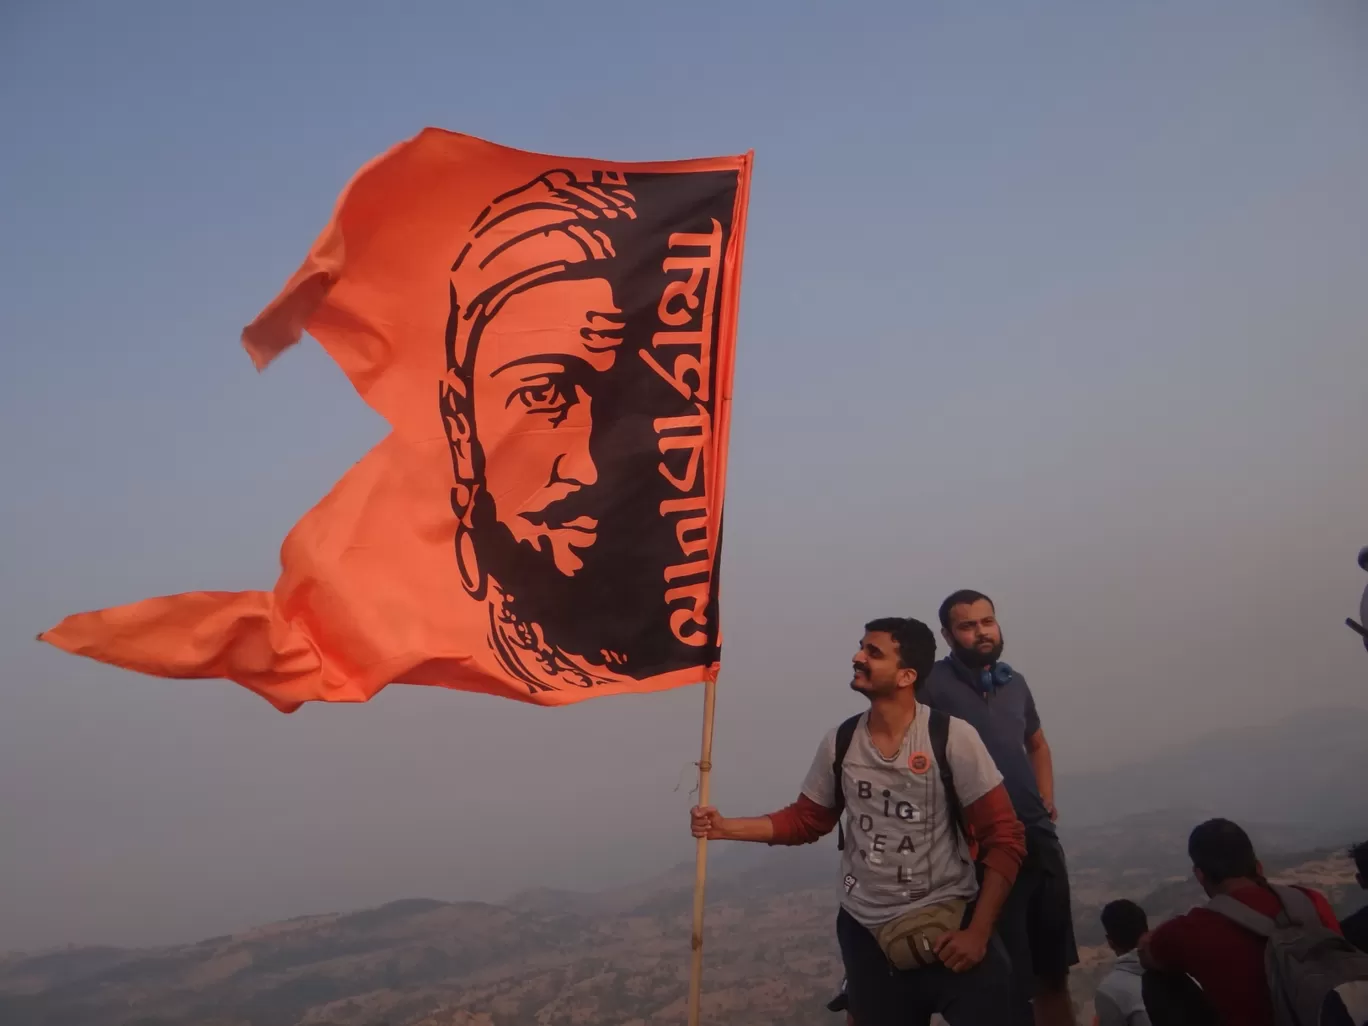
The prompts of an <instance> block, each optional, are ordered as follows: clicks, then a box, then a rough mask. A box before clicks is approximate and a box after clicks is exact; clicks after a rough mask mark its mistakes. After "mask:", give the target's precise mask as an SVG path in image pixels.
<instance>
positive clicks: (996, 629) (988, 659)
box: [940, 588, 1002, 669]
mask: <svg viewBox="0 0 1368 1026" xmlns="http://www.w3.org/2000/svg"><path fill="white" fill-rule="evenodd" d="M940 623H941V636H942V637H944V638H945V643H946V644H947V645H949V646H950V651H951V652H952V653H954V655H955V657H956V658H957V659H959V660H960V662H962V663H964V664H965V665H966V666H969V667H971V668H973V669H984V668H987V667H991V666H992V665H993V664H994V663H996V662H997V661H998V659H1000V658H1001V657H1002V626H1001V625H1000V624H999V623H998V621H997V608H996V607H995V606H994V605H993V600H992V599H990V598H989V597H988V596H987V595H985V594H983V592H981V591H974V590H973V589H972V588H962V589H960V590H959V591H957V592H955V593H954V594H953V595H950V596H949V597H948V598H946V600H945V601H944V602H942V603H941V606H940Z"/></svg>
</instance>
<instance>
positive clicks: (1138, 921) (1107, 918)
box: [1102, 898, 1149, 955]
mask: <svg viewBox="0 0 1368 1026" xmlns="http://www.w3.org/2000/svg"><path fill="white" fill-rule="evenodd" d="M1102 929H1103V931H1104V932H1105V933H1106V935H1107V944H1108V945H1109V946H1110V947H1111V949H1112V950H1113V951H1115V952H1116V953H1117V954H1118V955H1124V954H1125V953H1126V952H1128V951H1134V950H1135V948H1136V946H1137V945H1139V943H1140V938H1141V937H1143V936H1144V935H1145V934H1147V933H1149V920H1148V919H1146V918H1145V910H1144V909H1143V908H1141V907H1140V906H1139V905H1137V904H1136V903H1135V902H1133V901H1130V900H1128V899H1126V898H1122V899H1120V900H1119V901H1113V902H1110V903H1108V905H1107V906H1106V907H1105V908H1104V909H1102Z"/></svg>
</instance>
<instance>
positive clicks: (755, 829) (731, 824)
mask: <svg viewBox="0 0 1368 1026" xmlns="http://www.w3.org/2000/svg"><path fill="white" fill-rule="evenodd" d="M715 839H716V840H719V841H755V842H758V843H760V844H769V843H770V842H771V841H773V840H774V820H772V819H770V817H768V816H745V817H740V818H737V819H727V818H721V819H719V820H718V821H717V830H716V838H715Z"/></svg>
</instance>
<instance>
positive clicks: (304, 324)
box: [40, 129, 751, 712]
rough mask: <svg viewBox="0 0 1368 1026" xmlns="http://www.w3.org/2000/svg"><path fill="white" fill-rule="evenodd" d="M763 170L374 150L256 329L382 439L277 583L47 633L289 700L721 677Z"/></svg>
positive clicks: (286, 549) (151, 605) (301, 533)
mask: <svg viewBox="0 0 1368 1026" xmlns="http://www.w3.org/2000/svg"><path fill="white" fill-rule="evenodd" d="M750 167H751V157H750V154H746V155H742V156H738V157H724V158H709V159H702V160H689V161H674V162H666V163H657V164H640V163H637V164H623V163H614V162H606V161H596V160H590V159H585V158H568V157H553V156H546V155H541V154H534V153H526V152H523V151H519V150H513V149H509V148H506V147H501V146H497V145H495V144H493V143H489V142H485V141H483V140H479V139H475V138H472V137H470V136H464V135H459V134H455V133H450V132H444V131H439V130H436V129H426V130H424V131H423V132H422V133H420V134H419V135H418V136H416V137H414V138H413V139H410V140H408V141H407V142H404V143H401V144H400V145H398V146H396V147H394V148H393V149H391V150H390V151H389V152H387V153H385V154H384V155H382V156H380V157H378V158H376V159H375V160H373V161H371V162H370V163H369V164H367V165H366V166H365V167H364V168H362V169H361V171H360V172H358V174H357V175H356V176H355V177H354V178H353V180H352V181H351V182H350V183H349V184H348V186H347V187H346V189H345V190H344V191H343V193H342V195H341V197H340V198H339V199H338V202H337V205H336V208H335V210H334V213H333V216H332V218H331V220H330V221H329V223H328V225H327V226H326V227H325V228H324V230H323V231H322V232H321V233H320V235H319V236H318V238H317V239H316V241H315V242H314V244H313V246H312V247H311V249H310V251H309V254H308V256H307V258H306V259H305V261H304V263H303V264H302V265H301V266H300V268H299V270H298V271H296V272H295V274H294V275H293V276H291V278H290V279H289V281H288V282H287V283H286V285H285V287H284V288H283V289H282V291H281V293H280V294H279V295H278V296H277V297H276V298H275V299H274V300H273V301H272V302H271V303H270V304H269V305H268V306H267V307H266V308H265V309H264V310H263V311H262V312H261V313H260V315H258V317H257V318H256V319H255V320H254V321H253V322H252V323H251V324H250V325H248V327H247V328H246V329H244V331H243V336H242V342H243V345H244V347H245V348H246V350H247V352H248V354H249V355H250V356H251V358H252V360H253V361H254V362H255V363H256V365H257V366H258V367H259V368H264V367H266V366H267V365H268V364H269V363H270V362H271V361H272V360H273V359H275V358H276V357H277V356H278V355H280V353H282V352H283V351H284V350H285V349H287V348H289V347H290V346H291V345H293V344H295V343H296V342H298V341H299V339H300V338H301V336H302V335H303V333H305V332H307V333H308V334H310V335H311V336H312V337H314V338H315V339H316V340H317V341H318V342H319V343H320V344H321V345H322V346H323V348H324V349H325V350H326V351H327V353H328V354H329V355H330V356H331V358H332V359H333V360H335V361H336V362H337V364H338V365H339V366H340V367H341V368H342V369H343V371H344V372H345V373H346V374H347V377H348V378H349V380H350V381H351V382H352V384H353V386H354V387H355V388H356V390H357V392H358V393H359V394H360V395H361V397H362V398H363V399H364V400H365V401H366V402H367V403H368V404H369V405H370V406H372V407H373V408H374V409H375V410H376V411H377V412H379V413H380V414H381V415H382V416H383V417H385V419H386V420H387V421H388V423H389V425H390V428H391V431H390V434H389V435H388V436H387V437H386V438H385V439H384V440H383V441H382V442H381V443H380V444H379V445H377V446H376V447H375V448H374V449H372V450H371V451H370V452H369V453H367V454H366V455H365V456H364V457H363V458H362V459H361V460H360V461H359V462H358V463H357V464H356V465H355V466H353V467H352V468H351V469H350V470H349V471H348V472H347V473H346V474H345V475H344V476H343V477H342V479H341V480H340V481H338V483H337V484H336V485H335V486H334V487H333V489H332V490H331V491H330V492H329V493H328V495H327V496H325V497H324V498H323V500H322V501H321V502H319V503H318V505H317V506H315V507H314V508H313V509H311V510H309V511H308V512H307V513H306V514H305V515H304V516H303V517H302V518H301V520H300V521H299V523H298V524H296V526H295V527H294V529H293V530H292V531H291V532H290V533H289V535H288V536H287V537H286V539H285V542H284V545H283V546H282V549H281V575H280V577H279V579H278V581H277V582H276V585H275V587H274V589H273V590H271V591H269V592H267V591H258V592H242V593H228V592H210V591H206V592H192V593H187V594H182V595H172V596H165V597H161V598H153V599H146V600H143V601H141V602H134V603H132V604H130V605H126V606H120V607H116V608H112V609H105V610H99V611H95V612H89V613H80V614H76V615H74V616H70V617H67V618H66V619H65V620H63V621H62V622H61V623H60V624H58V625H57V626H56V627H53V628H52V629H51V630H49V631H47V632H45V633H44V634H42V635H40V638H41V639H42V640H44V641H47V642H49V643H51V644H53V645H55V646H56V647H58V648H61V649H64V650H66V651H68V652H72V653H75V654H78V655H84V656H88V657H90V658H93V659H97V660H100V661H103V662H107V663H111V664H114V665H117V666H121V667H124V668H126V669H130V670H134V671H138V672H142V673H148V674H153V675H158V676H164V677H178V678H196V677H200V678H204V677H207V678H225V679H228V680H232V681H236V682H237V683H239V684H241V685H243V686H244V687H246V688H248V689H250V690H252V691H254V692H255V693H257V694H258V695H261V696H262V697H263V698H265V699H267V700H268V701H269V702H271V703H272V704H273V705H274V706H275V707H276V708H278V709H280V710H282V711H285V712H289V711H292V710H294V709H296V708H298V707H299V706H300V705H301V704H303V703H304V702H309V701H344V702H360V701H366V700H368V699H369V698H371V697H373V696H374V695H375V694H376V693H377V692H379V691H380V690H381V689H382V688H384V687H385V686H386V685H388V684H391V683H405V684H418V685H429V686H439V687H447V688H453V689H457V690H466V691H478V692H485V693H488V694H494V695H500V696H504V697H509V698H515V699H520V700H524V701H529V702H534V703H538V704H543V705H560V704H566V703H569V702H575V701H579V700H581V699H584V698H587V697H592V696H596V695H607V694H620V693H631V692H644V691H654V690H660V689H662V688H669V687H676V686H680V685H684V684H690V683H696V682H698V681H701V680H703V679H705V678H706V677H709V676H713V675H715V673H716V668H717V664H718V658H719V651H720V631H719V627H718V602H717V575H718V571H719V565H720V564H719V555H720V543H721V530H722V506H723V488H724V484H725V472H726V450H727V437H728V427H729V419H730V404H731V378H732V365H733V356H734V349H735V333H736V315H737V304H738V300H739V294H740V271H741V260H742V243H743V239H744V233H745V217H746V204H747V198H748V192H749V182H750Z"/></svg>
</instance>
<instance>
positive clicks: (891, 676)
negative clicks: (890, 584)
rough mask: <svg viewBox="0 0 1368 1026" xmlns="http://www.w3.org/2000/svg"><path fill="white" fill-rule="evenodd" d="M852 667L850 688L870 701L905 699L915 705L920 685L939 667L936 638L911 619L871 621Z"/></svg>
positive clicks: (895, 617)
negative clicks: (918, 685)
mask: <svg viewBox="0 0 1368 1026" xmlns="http://www.w3.org/2000/svg"><path fill="white" fill-rule="evenodd" d="M851 663H852V666H853V668H854V676H853V677H852V678H851V681H850V686H851V687H852V688H853V689H854V690H856V691H858V692H860V694H862V695H865V696H866V697H867V698H869V699H871V700H873V699H876V698H892V697H899V696H905V698H906V700H908V701H913V700H915V695H916V686H917V684H918V683H919V682H920V681H923V680H925V679H926V678H927V677H928V676H930V674H931V668H932V667H933V666H934V665H935V663H936V635H935V634H933V633H932V631H931V628H930V627H928V626H926V624H924V623H922V622H921V621H920V620H913V619H912V618H911V617H904V616H884V617H880V618H879V619H877V620H870V621H869V623H867V624H865V632H864V637H863V638H861V639H860V650H859V651H858V652H856V653H855V656H854V658H853V659H852V660H851Z"/></svg>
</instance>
